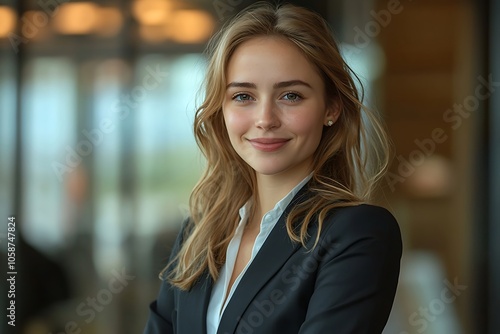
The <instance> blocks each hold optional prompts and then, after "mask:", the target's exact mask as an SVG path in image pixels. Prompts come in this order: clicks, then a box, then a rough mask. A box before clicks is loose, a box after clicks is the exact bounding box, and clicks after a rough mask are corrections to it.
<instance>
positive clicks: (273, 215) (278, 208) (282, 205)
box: [239, 172, 313, 226]
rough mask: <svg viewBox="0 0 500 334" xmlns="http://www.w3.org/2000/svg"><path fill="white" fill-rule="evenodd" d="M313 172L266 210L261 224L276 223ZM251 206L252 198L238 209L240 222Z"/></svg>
mask: <svg viewBox="0 0 500 334" xmlns="http://www.w3.org/2000/svg"><path fill="white" fill-rule="evenodd" d="M312 175H313V172H311V174H309V175H307V176H306V177H305V178H304V179H303V180H302V181H300V182H299V183H298V184H297V185H296V186H295V187H294V188H293V189H292V190H290V192H289V193H288V194H286V195H285V197H283V198H282V199H281V200H280V201H279V202H278V203H276V205H275V206H274V208H273V209H272V210H270V211H268V212H267V213H266V214H265V215H264V217H263V219H262V222H261V226H263V225H267V224H269V223H272V222H274V223H276V221H277V220H278V219H279V217H280V216H281V215H282V214H283V212H284V211H285V209H286V207H287V206H288V204H290V202H291V201H292V199H293V198H294V196H295V195H297V193H298V192H299V190H300V189H301V188H302V187H303V186H304V185H305V184H306V183H307V182H309V180H310V179H311V178H312ZM251 207H252V199H249V200H248V201H247V202H246V203H245V204H244V205H243V206H242V207H241V208H240V210H239V214H240V219H241V221H240V223H241V222H243V221H245V220H246V218H247V214H248V213H249V211H250V208H251Z"/></svg>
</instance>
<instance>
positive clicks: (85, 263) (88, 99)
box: [0, 0, 500, 334]
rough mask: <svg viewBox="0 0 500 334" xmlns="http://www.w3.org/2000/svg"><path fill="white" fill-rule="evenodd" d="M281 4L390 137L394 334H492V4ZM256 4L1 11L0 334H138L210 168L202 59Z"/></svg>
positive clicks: (496, 13)
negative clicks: (313, 28)
mask: <svg viewBox="0 0 500 334" xmlns="http://www.w3.org/2000/svg"><path fill="white" fill-rule="evenodd" d="M289 2H291V3H294V4H299V5H302V6H305V7H308V8H311V9H314V10H316V11H318V12H319V13H321V14H322V15H324V17H325V18H327V19H328V20H329V22H330V23H331V26H332V28H333V29H334V31H335V33H336V34H337V37H338V40H339V41H340V42H341V45H342V51H343V53H344V55H345V57H346V59H347V61H348V63H349V64H350V65H351V66H352V67H353V68H354V70H355V71H356V72H357V73H358V74H359V76H360V77H361V79H362V81H363V82H364V84H365V88H366V92H367V95H366V99H365V102H366V104H368V105H369V106H371V107H373V108H375V109H377V110H379V111H380V112H381V113H382V114H383V116H384V118H385V120H386V122H387V124H388V129H389V132H390V135H391V137H392V139H393V141H394V149H395V158H394V163H393V166H392V168H391V172H390V173H389V174H388V176H387V178H386V179H385V180H384V181H383V182H382V185H383V190H382V191H381V192H380V196H379V198H378V202H379V203H380V204H381V205H384V206H385V207H387V208H388V209H389V210H390V211H391V212H393V214H394V215H395V216H396V218H397V219H398V221H399V223H400V226H401V229H402V233H403V238H404V244H405V254H404V257H403V261H402V271H401V278H400V285H399V289H398V294H397V297H396V301H395V304H394V307H393V311H392V313H391V317H390V319H389V323H388V325H387V328H386V331H385V333H390V334H392V333H397V334H410V333H411V334H413V333H439V334H441V333H445V334H455V333H456V334H460V333H485V334H494V333H495V334H497V333H500V317H499V316H498V310H499V309H500V267H499V265H498V264H499V263H500V146H499V145H498V144H499V143H500V110H499V109H500V65H499V62H498V59H500V43H499V42H500V23H499V22H500V1H496V0H490V1H488V0H480V1H472V0H413V1H412V0H401V1H397V0H384V1H382V0H350V1H348V0H338V1H319V0H314V1H289ZM250 3H251V1H244V0H94V1H92V0H81V1H69V0H0V221H1V226H2V227H1V229H0V248H1V249H0V253H1V254H2V263H1V268H2V280H1V283H0V287H1V295H0V304H1V305H2V306H1V309H2V310H5V309H6V307H7V305H8V303H9V301H10V299H9V298H8V297H7V291H8V289H9V288H10V285H7V284H6V282H7V281H6V279H7V277H6V275H7V272H8V269H7V258H8V257H7V242H8V241H9V240H8V237H9V235H8V228H7V226H8V225H7V223H8V219H9V217H11V216H15V219H16V220H15V221H16V231H15V235H16V239H15V243H16V258H15V259H16V264H15V266H16V268H15V269H16V271H17V279H16V299H15V300H16V306H17V308H16V327H15V328H13V327H12V326H9V325H8V324H7V321H10V319H9V318H6V317H5V316H4V315H3V314H4V311H2V312H1V314H2V320H1V326H2V327H1V333H23V334H25V333H26V334H38V333H43V334H48V333H54V334H55V333H57V334H60V333H68V334H69V333H117V334H129V333H141V332H142V329H143V326H144V323H145V321H146V319H147V314H148V303H149V302H151V301H152V300H153V299H154V298H155V296H156V294H157V292H158V287H159V284H160V281H159V279H158V273H159V271H160V270H161V268H162V267H163V266H164V265H165V263H166V260H167V258H168V254H169V250H170V247H171V244H172V242H173V239H174V238H175V235H176V233H177V230H178V228H179V224H180V222H181V221H182V219H183V217H185V216H186V215H187V203H188V197H189V193H190V191H191V189H192V187H193V186H194V184H195V182H196V181H197V179H198V177H199V175H200V171H201V169H202V167H203V160H202V158H201V157H200V154H199V153H198V152H197V148H196V145H195V142H194V139H193V134H192V130H191V124H192V121H193V115H194V111H195V108H196V105H197V102H198V101H199V100H200V93H199V91H198V88H199V85H200V83H201V80H202V78H203V75H204V71H205V66H206V63H205V61H206V59H205V57H204V54H203V50H204V48H205V46H206V42H207V40H208V39H209V38H210V36H211V35H212V34H213V32H214V31H216V30H217V29H218V28H219V27H220V26H221V25H222V24H223V23H224V22H225V21H226V20H227V19H228V18H230V17H231V16H233V15H235V14H236V13H237V12H238V11H239V10H241V9H242V8H244V7H245V6H247V5H249V4H250ZM7 314H8V312H7ZM6 319H7V321H6Z"/></svg>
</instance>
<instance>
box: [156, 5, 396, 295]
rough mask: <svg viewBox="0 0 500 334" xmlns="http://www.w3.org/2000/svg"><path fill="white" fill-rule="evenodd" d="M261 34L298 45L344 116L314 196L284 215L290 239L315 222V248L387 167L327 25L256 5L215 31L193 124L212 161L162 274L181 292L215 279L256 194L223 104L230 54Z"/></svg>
mask: <svg viewBox="0 0 500 334" xmlns="http://www.w3.org/2000/svg"><path fill="white" fill-rule="evenodd" d="M258 36H279V37H283V38H286V39H287V40H289V41H290V42H292V43H293V44H295V45H296V46H297V47H298V49H299V50H300V51H301V52H302V53H303V55H304V56H305V57H306V58H307V59H308V60H309V61H310V62H311V64H313V65H314V66H315V67H316V68H317V69H318V71H319V73H320V74H321V76H322V78H323V80H324V83H325V87H326V98H327V103H333V102H334V101H335V103H338V105H339V107H340V115H339V118H338V119H337V121H336V122H335V123H334V125H333V126H331V127H324V129H323V133H322V138H321V141H320V144H319V146H318V148H317V150H316V152H315V153H314V160H313V176H312V178H311V180H310V182H309V183H308V187H309V191H310V192H311V194H312V196H311V197H309V198H308V199H307V200H305V201H304V202H302V203H301V204H299V205H297V206H295V207H294V208H293V209H292V210H291V211H290V213H289V215H288V216H287V218H286V227H287V232H288V235H289V237H290V239H291V240H293V241H295V242H300V243H302V245H304V246H305V244H306V241H307V240H308V238H309V236H308V234H307V230H308V227H309V225H310V224H311V223H312V222H313V221H316V220H317V221H318V224H319V229H318V234H317V235H316V241H315V244H314V246H316V244H317V242H318V240H319V235H320V232H321V228H322V225H323V222H324V220H325V217H326V215H327V214H328V212H329V211H330V210H332V209H334V208H337V207H343V206H353V205H357V204H360V203H363V202H367V201H369V200H370V198H371V195H372V193H373V190H374V189H375V185H376V183H377V181H378V180H379V179H380V178H381V177H382V176H383V174H384V172H385V171H386V170H387V166H388V161H389V158H388V156H389V154H388V152H389V144H388V140H387V135H386V133H385V130H384V127H383V125H382V122H381V121H380V120H379V118H378V116H377V115H376V114H375V113H374V112H373V111H371V110H369V109H367V108H366V107H365V106H364V105H363V104H362V102H361V101H362V93H361V94H360V92H358V89H357V88H356V85H355V80H357V81H358V82H359V79H358V77H357V76H356V75H355V74H354V73H353V71H352V70H351V68H350V67H349V66H348V65H347V64H346V62H345V61H344V59H343V58H342V56H341V53H340V51H339V47H338V44H337V42H336V41H335V38H334V37H333V34H332V32H331V30H330V28H329V26H328V24H327V22H326V21H325V20H324V19H323V18H322V17H321V16H320V15H318V14H316V13H314V12H312V11H310V10H307V9H304V8H301V7H297V6H293V5H288V4H287V5H278V6H273V5H270V4H266V3H257V4H254V5H252V6H251V7H249V8H247V9H246V10H244V11H243V12H241V13H239V14H238V15H237V16H236V17H235V18H233V19H232V20H231V21H230V22H229V23H228V24H227V25H226V26H225V27H224V28H223V29H221V30H220V31H219V32H218V33H217V34H215V35H214V37H213V38H212V39H211V41H210V42H209V44H208V47H207V52H208V59H209V62H208V68H207V73H206V77H205V82H204V86H203V89H204V92H205V96H204V100H203V102H202V103H201V105H200V106H199V108H198V109H197V111H196V115H195V120H194V133H195V137H196V141H197V144H198V146H199V147H200V149H201V151H202V153H203V155H204V156H205V158H206V161H207V164H206V168H205V171H204V173H203V175H202V176H201V178H200V180H199V182H198V183H197V185H196V186H195V188H194V189H193V192H192V193H191V197H190V214H191V216H190V220H189V223H188V225H189V228H186V229H184V231H185V233H184V234H185V235H184V242H183V244H182V246H181V247H180V250H179V252H178V253H177V255H176V256H175V257H174V258H173V259H172V260H171V262H170V263H169V265H167V267H166V268H165V269H164V270H163V272H162V274H161V275H160V276H161V277H163V278H166V279H168V280H169V282H170V283H171V284H172V285H173V286H176V287H178V288H179V289H181V290H189V289H190V288H191V287H192V286H193V284H194V283H195V282H196V281H197V280H198V279H199V278H200V277H201V276H202V275H203V274H204V272H206V271H207V270H208V273H209V274H210V275H211V276H212V278H213V279H214V280H216V279H217V278H218V275H219V271H220V268H221V266H222V265H223V264H224V263H225V260H226V258H225V257H226V249H227V246H228V244H229V241H230V240H231V238H232V236H233V234H234V231H235V230H236V227H237V225H238V222H239V212H238V211H239V209H240V207H241V206H243V205H244V204H245V203H246V202H247V201H248V200H249V199H250V198H251V197H252V196H254V189H256V178H255V172H254V170H253V169H252V168H251V167H250V166H248V165H247V164H246V163H245V162H244V161H243V160H242V159H241V158H240V157H239V156H238V154H237V153H236V151H235V150H234V149H233V147H232V146H231V144H230V140H229V136H228V133H227V129H226V126H225V124H224V118H223V113H222V104H223V100H224V95H225V90H226V84H227V82H226V69H227V65H228V62H229V60H230V58H231V55H232V54H233V53H234V51H235V50H236V48H237V47H238V46H239V45H241V44H242V43H243V42H245V41H248V40H250V39H252V38H255V37H258ZM359 83H360V82H359ZM360 84H361V83H360ZM297 227H299V228H297ZM186 231H189V232H186ZM167 273H168V275H165V274H167ZM165 276H166V277H165Z"/></svg>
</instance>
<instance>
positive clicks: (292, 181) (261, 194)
mask: <svg viewBox="0 0 500 334" xmlns="http://www.w3.org/2000/svg"><path fill="white" fill-rule="evenodd" d="M309 173H310V172H304V173H300V174H295V175H288V174H286V173H283V174H279V175H263V174H257V175H256V177H257V194H256V195H257V196H256V197H255V199H256V206H255V210H254V217H255V218H256V219H255V220H256V221H258V222H260V221H261V219H262V216H264V214H265V213H266V212H268V211H270V210H272V209H273V208H274V206H275V205H276V203H278V202H279V201H280V200H281V199H282V198H283V197H285V196H286V195H287V194H288V193H289V192H290V191H291V190H292V189H293V188H294V187H295V186H296V185H297V184H299V183H300V182H301V181H302V180H303V179H304V178H305V177H306V176H307V175H309Z"/></svg>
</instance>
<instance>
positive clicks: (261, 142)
mask: <svg viewBox="0 0 500 334" xmlns="http://www.w3.org/2000/svg"><path fill="white" fill-rule="evenodd" d="M248 141H249V142H250V144H251V145H252V146H253V148H255V149H257V150H259V151H263V152H273V151H277V150H279V149H280V148H282V147H283V146H284V145H286V143H288V142H289V141H290V139H287V138H255V139H248Z"/></svg>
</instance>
